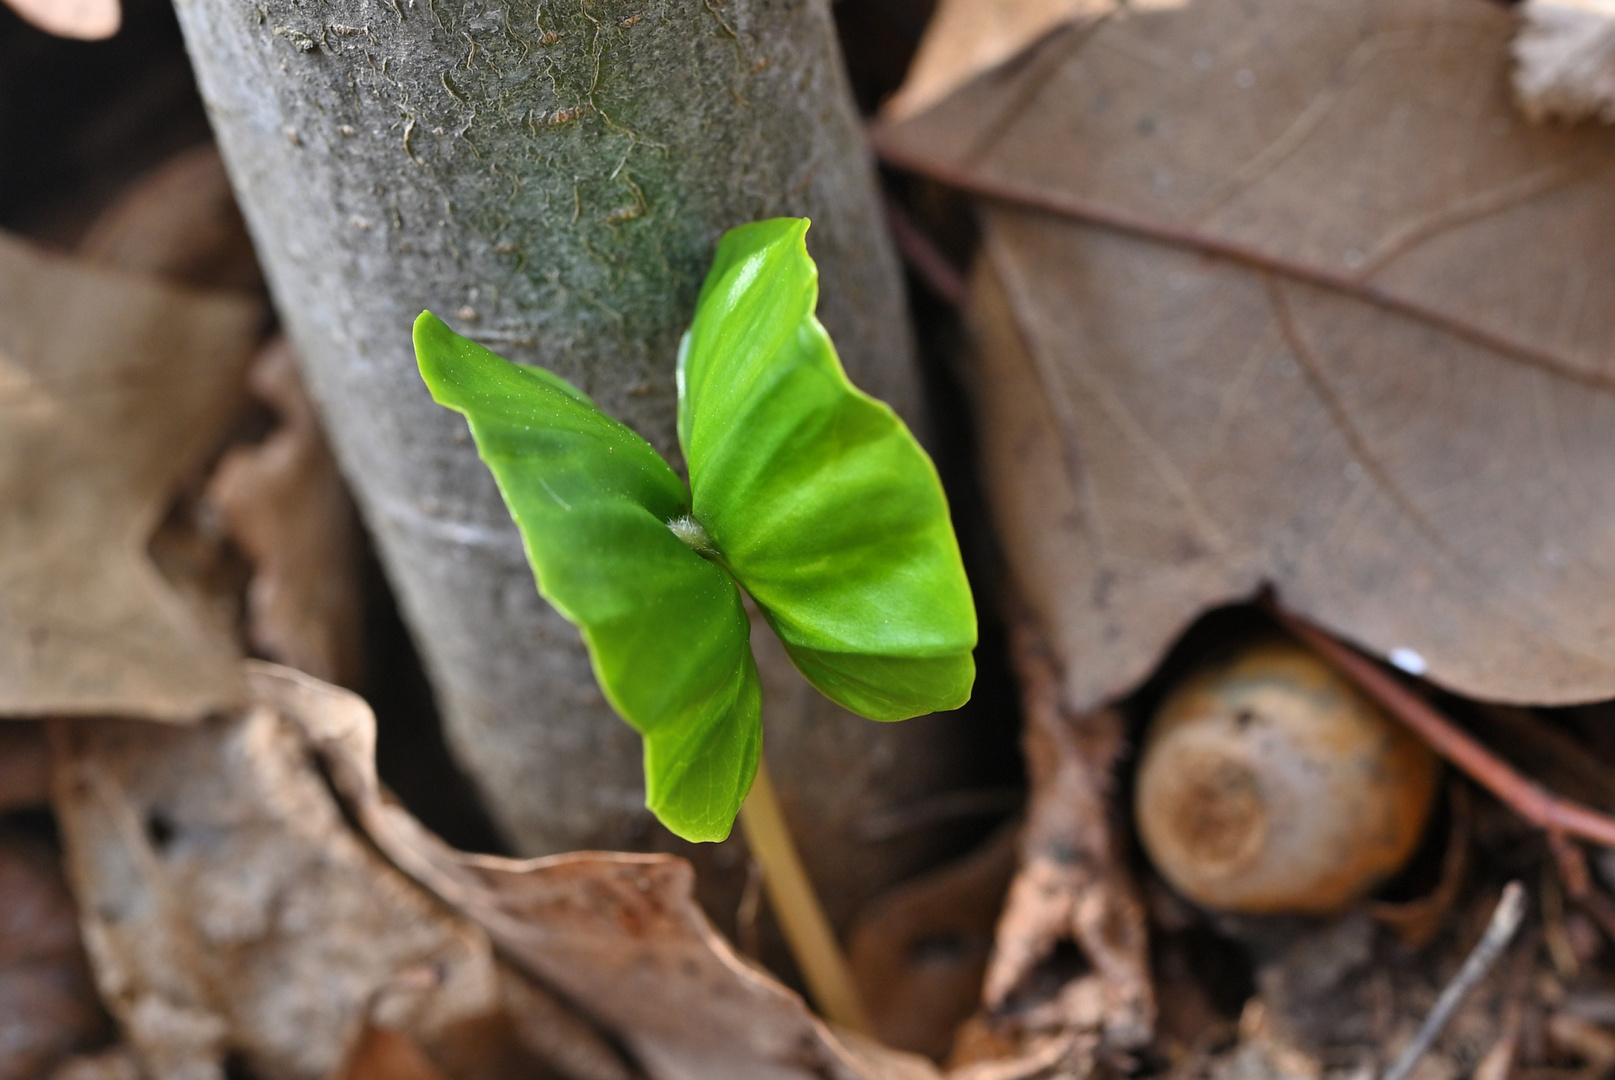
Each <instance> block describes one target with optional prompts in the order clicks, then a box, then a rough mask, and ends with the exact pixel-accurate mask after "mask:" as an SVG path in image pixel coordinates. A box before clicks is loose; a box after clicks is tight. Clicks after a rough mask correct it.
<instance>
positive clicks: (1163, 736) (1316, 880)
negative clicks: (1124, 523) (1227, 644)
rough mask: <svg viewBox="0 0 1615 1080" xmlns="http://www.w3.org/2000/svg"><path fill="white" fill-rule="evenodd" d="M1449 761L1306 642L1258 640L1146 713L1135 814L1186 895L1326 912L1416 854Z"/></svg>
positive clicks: (1233, 906) (1233, 904)
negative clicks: (1307, 647) (1148, 715)
mask: <svg viewBox="0 0 1615 1080" xmlns="http://www.w3.org/2000/svg"><path fill="white" fill-rule="evenodd" d="M1439 776H1440V762H1439V761H1438V760H1437V759H1436V756H1435V755H1434V754H1433V753H1432V752H1431V751H1430V749H1429V748H1428V747H1427V746H1425V744H1424V743H1422V742H1420V741H1419V740H1418V739H1417V738H1416V737H1415V736H1413V735H1412V733H1410V732H1409V731H1408V730H1407V729H1406V728H1404V727H1403V726H1402V725H1401V724H1399V723H1397V722H1396V721H1395V720H1393V719H1391V718H1390V717H1389V716H1387V715H1385V713H1384V712H1382V711H1381V710H1380V709H1379V708H1378V707H1377V706H1375V705H1374V704H1373V703H1372V702H1370V701H1369V700H1368V699H1366V698H1365V697H1363V695H1362V694H1360V693H1359V692H1358V691H1357V689H1356V688H1355V687H1353V686H1352V685H1351V684H1350V683H1348V682H1347V681H1346V680H1345V679H1343V678H1342V677H1341V676H1340V675H1338V674H1336V673H1335V671H1334V670H1333V669H1332V668H1330V667H1329V666H1328V665H1326V664H1325V663H1324V662H1323V661H1321V660H1319V659H1318V658H1317V657H1316V656H1314V655H1313V654H1312V653H1310V652H1308V651H1306V650H1305V649H1303V648H1302V647H1301V646H1300V645H1297V644H1295V643H1294V642H1291V641H1289V640H1284V639H1268V640H1262V641H1260V642H1258V643H1256V644H1253V645H1251V646H1248V647H1246V648H1245V649H1243V650H1242V651H1240V652H1239V653H1238V654H1237V655H1235V656H1234V657H1233V658H1232V659H1231V660H1228V661H1226V662H1224V663H1220V664H1216V665H1213V666H1210V667H1208V668H1205V669H1203V670H1201V671H1200V672H1198V673H1197V674H1194V675H1192V676H1190V677H1189V678H1188V679H1186V680H1185V681H1184V682H1182V683H1181V684H1180V685H1178V686H1177V687H1176V688H1175V689H1173V690H1172V692H1171V693H1170V694H1169V695H1168V696H1167V697H1166V699H1165V700H1164V701H1163V702H1162V704H1161V706H1160V708H1159V709H1158V710H1157V711H1156V713H1155V716H1154V718H1153V719H1152V720H1151V722H1150V726H1149V730H1148V732H1147V734H1146V736H1145V740H1144V748H1143V752H1142V754H1141V756H1140V760H1139V767H1138V778H1137V785H1136V789H1135V797H1134V815H1135V817H1136V819H1137V822H1138V831H1139V836H1140V838H1141V839H1142V841H1143V843H1144V849H1145V851H1147V852H1148V853H1149V857H1150V859H1151V860H1152V861H1153V862H1154V864H1155V866H1156V868H1157V869H1158V870H1159V871H1160V872H1161V876H1162V877H1164V878H1165V879H1166V880H1167V881H1168V882H1169V883H1170V884H1171V885H1172V886H1173V887H1174V888H1175V889H1177V890H1178V892H1180V893H1181V894H1182V895H1183V896H1185V897H1187V898H1188V899H1190V900H1193V901H1195V902H1196V903H1198V904H1201V905H1202V906H1204V907H1207V908H1212V909H1215V910H1220V911H1229V912H1240V913H1246V914H1277V913H1295V914H1327V913H1331V912H1336V911H1339V910H1341V909H1343V908H1345V907H1347V906H1349V905H1350V904H1351V903H1352V902H1353V901H1354V900H1357V899H1358V898H1360V897H1362V896H1363V895H1365V894H1366V893H1368V892H1369V891H1370V890H1372V889H1373V888H1374V887H1375V886H1376V885H1378V884H1380V883H1381V882H1383V881H1384V880H1385V879H1386V878H1388V877H1390V876H1391V875H1392V874H1394V873H1395V872H1396V871H1397V870H1398V869H1400V868H1401V866H1402V865H1403V863H1405V862H1406V861H1407V859H1408V858H1409V856H1411V855H1412V854H1413V851H1414V849H1415V848H1416V847H1417V846H1418V844H1419V840H1420V838H1421V836H1422V835H1423V833H1424V827H1425V824H1426V822H1427V821H1428V819H1429V816H1430V811H1431V807H1432V805H1433V804H1434V802H1435V795H1436V785H1437V782H1438V780H1439Z"/></svg>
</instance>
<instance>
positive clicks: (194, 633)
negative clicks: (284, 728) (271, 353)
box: [0, 236, 263, 720]
mask: <svg viewBox="0 0 1615 1080" xmlns="http://www.w3.org/2000/svg"><path fill="white" fill-rule="evenodd" d="M262 318H263V306H262V304H261V303H260V302H259V301H257V300H253V299H247V298H242V297H236V296H221V295H206V296H204V295H200V294H197V293H193V292H189V291H185V290H181V289H178V288H175V287H172V286H168V285H164V284H162V283H160V282H157V281H155V280H151V279H149V278H144V277H136V276H131V275H127V274H122V273H116V272H111V271H105V270H99V269H96V268H93V267H91V266H88V265H85V264H84V263H82V262H79V261H75V260H72V259H67V258H62V257H59V256H55V255H51V254H47V253H45V252H44V251H42V250H39V249H38V248H35V247H33V246H32V245H29V244H26V243H23V242H21V241H19V240H15V239H12V238H9V237H4V236H0V715H4V716H13V717H18V716H42V715H50V714H57V715H60V714H86V713H122V714H126V715H138V716H145V717H150V718H153V719H164V720H187V719H194V718H195V717H197V716H199V715H201V714H203V713H205V712H207V711H209V710H211V709H215V708H218V707H220V706H221V705H226V704H229V703H230V702H232V701H236V700H239V699H240V697H241V683H240V677H239V675H238V673H237V670H236V667H235V662H236V658H235V656H234V654H233V646H232V644H231V643H230V642H229V641H228V640H226V639H223V638H221V637H220V636H219V635H218V634H216V633H212V632H209V631H208V630H207V629H205V628H204V627H203V625H202V624H201V623H200V622H199V621H198V619H197V617H196V615H195V614H194V612H193V611H192V610H191V609H190V608H189V607H188V606H187V605H186V604H185V602H184V601H183V600H182V599H181V598H180V596H179V595H178V594H177V593H176V592H175V591H174V589H173V588H172V587H171V586H170V585H169V584H168V583H167V582H165V581H164V580H163V578H162V577H161V576H160V575H159V574H158V572H157V570H156V568H155V567H154V566H153V564H152V562H151V560H150V558H149V557H148V554H147V550H146V544H147V541H148V539H149V538H150V537H151V535H152V533H153V531H154V530H155V528H156V526H157V523H158V520H159V518H160V517H161V515H162V513H163V511H164V509H165V507H166V503H167V501H168V499H169V498H170V497H171V495H172V494H173V491H174V489H175V487H176V486H177V484H178V482H179V480H180V479H181V478H183V477H185V476H186V475H188V474H190V473H193V472H195V471H196V470H197V469H198V468H199V467H200V466H201V464H202V461H203V459H204V458H205V456H206V455H207V454H208V453H209V452H210V451H211V450H212V448H213V447H214V446H215V445H216V444H217V442H218V440H219V438H220V436H221V434H222V432H223V431H224V429H225V428H226V427H227V426H228V424H229V423H230V422H231V421H232V419H233V418H234V416H235V413H236V408H237V405H238V403H239V402H240V400H241V383H242V371H243V368H244V367H245V364H246V362H247V359H248V358H249V357H250V355H251V352H252V347H253V344H254V342H255V340H256V338H257V334H258V328H259V325H260V323H261V321H262Z"/></svg>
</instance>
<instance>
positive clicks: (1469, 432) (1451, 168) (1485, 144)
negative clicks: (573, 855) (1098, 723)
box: [877, 0, 1615, 712]
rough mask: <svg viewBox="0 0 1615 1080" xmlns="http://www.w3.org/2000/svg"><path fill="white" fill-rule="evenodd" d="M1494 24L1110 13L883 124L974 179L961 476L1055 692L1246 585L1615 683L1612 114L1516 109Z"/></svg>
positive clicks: (1488, 681)
mask: <svg viewBox="0 0 1615 1080" xmlns="http://www.w3.org/2000/svg"><path fill="white" fill-rule="evenodd" d="M1513 27H1514V21H1513V18H1512V16H1511V14H1510V13H1509V11H1508V10H1507V9H1506V8H1504V7H1502V6H1501V5H1493V4H1485V3H1474V2H1472V0H1343V2H1340V3H1334V4H1328V5H1324V6H1318V7H1307V8H1297V7H1296V6H1295V5H1293V4H1290V3H1288V2H1285V0H1253V2H1251V3H1247V4H1182V5H1171V6H1168V5H1158V6H1139V7H1136V8H1134V7H1129V8H1128V9H1127V11H1126V12H1124V13H1121V14H1117V15H1114V16H1112V17H1110V18H1107V19H1105V20H1103V21H1102V22H1100V23H1099V24H1097V25H1096V26H1088V27H1078V28H1073V29H1068V30H1066V31H1062V32H1061V33H1058V34H1056V35H1054V36H1053V37H1052V38H1050V39H1048V40H1047V41H1046V42H1045V43H1044V44H1043V45H1041V46H1039V47H1038V49H1037V50H1036V51H1035V53H1034V55H1032V56H1031V57H1030V58H1028V59H1027V60H1026V61H1025V62H1024V63H1021V64H1019V65H1015V66H1011V67H1006V68H1002V69H999V70H998V71H997V72H995V73H991V74H989V75H987V76H983V77H982V78H980V79H978V80H976V81H975V82H973V83H971V84H970V85H969V86H967V87H966V88H964V89H962V90H960V91H959V92H958V93H956V94H955V95H953V97H951V98H950V99H948V100H947V101H945V102H943V103H941V104H939V105H938V106H936V107H935V108H933V109H931V110H929V111H928V112H926V113H925V114H923V115H921V116H918V117H915V118H914V119H912V120H909V121H906V122H904V123H903V124H900V125H897V126H895V127H892V126H888V127H885V128H884V129H882V130H881V131H880V132H879V133H878V136H877V142H878V145H879V147H880V149H881V152H882V153H883V155H884V156H885V157H886V158H887V159H888V160H889V161H891V162H895V163H899V164H903V165H906V166H908V167H911V168H914V169H917V170H920V171H922V172H924V173H926V174H928V175H931V176H933V177H936V178H938V179H941V180H944V181H947V182H949V183H952V184H955V185H957V186H959V187H961V188H964V189H968V190H972V191H975V192H977V193H979V194H981V195H983V196H984V197H986V198H987V199H988V200H989V201H990V209H989V210H988V211H987V213H986V215H985V255H984V258H983V259H982V260H981V263H980V265H979V267H978V272H977V276H976V281H975V285H976V288H975V296H974V300H973V318H974V322H975V325H976V328H977V332H978V335H979V339H980V358H979V367H978V370H977V372H976V385H975V389H976V393H975V400H976V402H977V403H978V406H979V408H980V410H981V421H982V430H983V440H982V441H983V446H984V453H985V458H986V468H987V471H988V475H989V477H990V480H991V482H990V483H989V485H988V489H989V495H990V497H991V498H992V500H993V502H994V512H995V517H996V519H997V522H998V525H999V532H1000V535H1001V536H1002V538H1003V541H1004V545H1005V547H1006V549H1007V555H1008V558H1009V561H1010V563H1011V565H1012V568H1013V570H1014V572H1015V574H1016V576H1017V577H1018V578H1019V579H1020V580H1022V581H1026V582H1036V583H1037V586H1038V588H1037V590H1036V591H1035V593H1032V594H1031V595H1029V597H1028V602H1029V603H1030V604H1031V605H1032V606H1033V607H1034V609H1035V615H1036V618H1037V621H1038V624H1039V625H1040V627H1041V628H1042V629H1043V631H1044V632H1045V634H1046V635H1047V637H1048V639H1049V641H1050V645H1051V648H1052V649H1053V651H1054V653H1055V654H1056V656H1057V657H1058V658H1059V659H1060V660H1062V661H1064V662H1065V664H1064V673H1065V676H1064V677H1065V688H1064V689H1065V700H1066V704H1067V705H1068V706H1069V707H1070V708H1072V709H1073V710H1076V711H1079V712H1080V711H1083V710H1087V709H1091V708H1092V707H1094V706H1095V705H1096V704H1097V703H1100V702H1103V701H1106V700H1110V699H1112V698H1113V697H1114V696H1116V695H1117V694H1119V693H1121V692H1122V691H1124V690H1126V689H1128V688H1129V687H1132V686H1134V685H1136V684H1137V683H1138V681H1139V680H1140V679H1141V678H1142V677H1143V676H1144V675H1145V674H1146V673H1147V672H1148V671H1149V670H1150V669H1151V668H1152V667H1153V666H1154V665H1155V663H1156V662H1157V660H1158V658H1159V657H1160V656H1161V655H1162V653H1163V651H1164V650H1165V648H1166V646H1167V644H1168V643H1169V642H1170V641H1171V640H1172V639H1173V637H1174V636H1175V635H1177V634H1178V633H1179V632H1180V630H1181V629H1182V628H1183V627H1184V626H1185V625H1186V624H1187V623H1188V622H1189V621H1190V620H1191V619H1192V618H1193V617H1194V616H1195V615H1196V614H1197V613H1199V612H1201V611H1203V610H1204V609H1206V608H1208V607H1210V606H1213V605H1217V604H1222V603H1226V602H1229V601H1230V600H1235V599H1244V598H1248V597H1250V596H1252V595H1253V594H1255V593H1256V592H1257V591H1258V590H1259V589H1260V588H1261V587H1262V586H1263V584H1264V583H1267V584H1271V585H1272V586H1274V587H1275V588H1276V589H1277V591H1278V593H1279V595H1280V597H1281V598H1282V600H1283V602H1284V604H1285V605H1286V606H1287V607H1288V608H1290V609H1292V610H1297V611H1301V612H1305V613H1306V617H1307V618H1309V619H1311V620H1314V621H1316V622H1317V623H1319V624H1322V625H1325V626H1329V627H1331V628H1333V629H1334V630H1336V631H1338V632H1341V633H1343V634H1344V635H1346V636H1349V637H1351V638H1352V639H1354V640H1356V641H1358V642H1361V643H1363V645H1364V646H1366V647H1367V648H1369V649H1370V650H1372V651H1374V652H1376V653H1378V654H1379V655H1382V656H1395V657H1397V658H1398V659H1399V660H1400V661H1401V662H1402V664H1403V665H1404V666H1405V667H1408V668H1409V669H1414V670H1419V671H1421V672H1423V673H1424V674H1426V675H1427V676H1428V677H1429V678H1430V679H1432V680H1434V681H1435V682H1437V683H1440V684H1441V685H1443V686H1445V687H1448V688H1450V689H1453V690H1456V691H1458V692H1460V693H1463V694H1465V695H1468V696H1471V697H1478V698H1485V699H1492V700H1510V701H1533V702H1543V703H1548V702H1566V701H1575V700H1592V699H1600V698H1608V697H1610V696H1612V695H1615V660H1612V658H1615V647H1612V644H1615V608H1611V607H1610V605H1609V604H1607V603H1605V602H1604V599H1603V598H1604V597H1606V596H1608V595H1609V593H1610V591H1611V588H1612V585H1615V470H1612V469H1610V468H1609V462H1610V461H1611V460H1612V458H1615V361H1612V359H1611V358H1612V357H1615V275H1612V274H1608V273H1603V272H1601V271H1600V270H1599V269H1598V268H1600V267H1604V266H1606V265H1607V262H1608V256H1609V252H1610V251H1611V250H1615V201H1612V200H1611V199H1610V198H1609V190H1610V176H1609V173H1610V170H1611V169H1612V168H1615V132H1609V131H1607V130H1603V129H1576V130H1564V129H1547V128H1534V127H1530V126H1528V125H1526V124H1524V123H1523V122H1522V121H1521V120H1520V118H1519V116H1518V114H1517V113H1516V112H1515V110H1514V106H1513V104H1512V102H1511V101H1510V96H1509V88H1508V39H1509V35H1510V34H1511V32H1512V30H1513ZM1045 57H1052V58H1053V59H1052V60H1050V62H1047V63H1044V62H1041V61H1042V60H1043V59H1044V58H1045Z"/></svg>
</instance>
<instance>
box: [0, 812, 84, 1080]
mask: <svg viewBox="0 0 1615 1080" xmlns="http://www.w3.org/2000/svg"><path fill="white" fill-rule="evenodd" d="M106 1028H107V1019H106V1014H105V1013H104V1012H102V1011H101V1003H100V1002H99V1001H98V1000H97V999H96V996H95V987H94V986H93V985H92V984H91V982H90V975H89V970H88V968H87V967H86V966H85V963H84V950H83V948H82V947H81V946H80V944H79V931H78V923H77V914H76V912H75V910H74V907H73V898H72V896H70V895H69V894H68V891H67V884H66V882H64V881H63V880H62V872H61V867H60V863H59V860H58V857H57V854H56V852H55V851H53V850H51V849H50V848H49V847H48V846H47V845H45V844H43V843H41V842H39V841H38V840H34V839H32V838H29V837H24V836H19V835H16V834H13V833H10V832H0V1080H35V1078H36V1077H39V1076H43V1075H46V1074H48V1073H49V1072H50V1071H51V1068H52V1066H54V1065H55V1064H56V1063H57V1061H58V1060H59V1059H62V1058H65V1057H66V1056H67V1054H68V1053H69V1052H70V1051H73V1050H77V1049H81V1048H83V1047H85V1046H86V1045H90V1044H93V1043H94V1042H95V1041H96V1040H97V1039H99V1038H102V1037H104V1035H105V1033H106Z"/></svg>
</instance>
